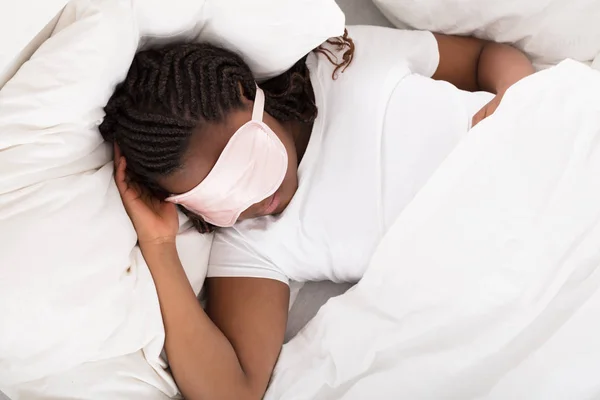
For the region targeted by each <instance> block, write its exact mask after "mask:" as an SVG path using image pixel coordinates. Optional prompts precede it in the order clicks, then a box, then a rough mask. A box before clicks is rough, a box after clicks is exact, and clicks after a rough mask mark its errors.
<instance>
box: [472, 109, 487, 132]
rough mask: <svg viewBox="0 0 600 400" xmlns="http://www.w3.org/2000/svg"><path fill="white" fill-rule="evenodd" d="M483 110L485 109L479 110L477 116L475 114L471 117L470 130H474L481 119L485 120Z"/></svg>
mask: <svg viewBox="0 0 600 400" xmlns="http://www.w3.org/2000/svg"><path fill="white" fill-rule="evenodd" d="M485 109H486V108H485V107H484V108H482V109H481V110H479V111H478V112H477V114H475V115H474V116H473V120H472V121H471V128H474V127H475V125H477V124H478V123H480V122H481V121H483V119H484V118H485V116H486V112H485Z"/></svg>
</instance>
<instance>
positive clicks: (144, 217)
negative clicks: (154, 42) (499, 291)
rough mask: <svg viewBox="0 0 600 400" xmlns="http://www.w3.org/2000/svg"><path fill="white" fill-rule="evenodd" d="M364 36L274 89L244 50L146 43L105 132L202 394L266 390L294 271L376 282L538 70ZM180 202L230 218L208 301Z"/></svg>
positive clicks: (201, 225) (326, 51)
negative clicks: (392, 244) (183, 237)
mask: <svg viewBox="0 0 600 400" xmlns="http://www.w3.org/2000/svg"><path fill="white" fill-rule="evenodd" d="M349 30H350V36H349V35H348V33H346V34H345V35H344V36H343V37H341V38H336V39H332V40H330V41H328V42H327V43H325V44H324V45H323V46H321V47H319V48H317V49H316V50H315V51H313V52H312V53H310V54H309V55H308V56H307V57H306V58H305V59H303V60H300V61H299V62H298V63H297V64H296V65H295V66H294V67H292V68H291V69H290V71H288V72H286V73H285V74H283V75H282V76H279V77H277V78H275V79H272V80H270V81H267V82H265V83H263V84H259V87H260V88H259V87H257V86H256V83H255V82H254V79H253V77H252V74H251V72H250V70H249V68H248V66H247V65H246V64H245V63H244V62H243V60H242V59H241V58H240V57H238V56H237V55H235V54H233V53H231V52H229V51H226V50H223V49H220V48H217V47H214V46H210V45H206V44H195V45H193V44H184V45H174V46H169V47H166V48H163V49H157V50H149V51H144V52H141V53H139V54H138V55H137V56H136V58H135V60H134V62H133V65H132V67H131V69H130V71H129V74H128V76H127V78H126V79H125V81H124V82H123V83H122V84H121V85H120V86H119V87H118V88H117V90H116V92H115V94H114V95H113V97H112V98H111V99H110V101H109V103H108V105H107V107H106V114H107V115H106V119H105V121H104V122H103V124H102V125H101V127H100V130H101V132H102V134H103V136H104V137H105V138H106V139H107V140H109V141H113V142H114V143H115V144H116V146H115V151H116V153H115V165H116V181H117V185H118V188H119V191H120V193H121V196H122V199H123V202H124V205H125V207H126V209H127V211H128V213H129V216H130V217H131V219H132V221H133V224H134V226H135V229H136V231H137V234H138V238H139V245H140V248H141V250H142V252H143V255H144V257H145V259H146V261H147V263H148V266H149V268H150V271H151V273H152V276H153V278H154V281H155V283H156V288H157V291H158V296H159V299H160V305H161V311H162V315H163V319H164V324H165V329H166V351H167V354H168V357H169V362H170V365H171V368H172V371H173V374H174V376H175V379H176V381H177V383H178V385H179V387H180V389H181V391H182V393H183V394H184V396H185V397H186V398H188V399H236V400H239V399H259V398H261V397H262V396H263V395H264V393H265V391H266V388H267V384H268V382H269V379H270V376H271V373H272V370H273V367H274V364H275V362H276V360H277V357H278V354H279V351H280V348H281V346H282V342H283V335H284V330H285V326H286V319H287V310H288V301H289V289H288V285H287V283H288V279H294V280H300V281H302V280H323V279H331V280H334V281H357V280H358V279H360V277H361V276H362V274H363V273H364V271H365V268H366V266H367V265H368V262H369V259H370V257H371V255H372V253H373V252H374V249H375V247H376V246H377V244H378V242H379V240H380V239H381V238H382V236H383V234H384V233H385V231H386V230H387V229H388V227H389V226H390V225H391V224H392V223H393V221H394V220H395V219H396V217H397V216H398V214H399V213H400V212H401V211H402V209H403V208H404V206H405V205H406V204H407V203H408V202H409V201H410V200H411V198H412V197H413V196H414V195H415V194H416V192H417V191H418V190H419V189H420V188H421V186H422V185H423V184H424V183H425V182H426V180H427V179H428V178H429V176H430V175H431V174H432V173H433V171H434V170H435V169H436V168H437V167H438V166H439V164H440V163H441V161H442V160H443V159H444V157H445V156H446V155H447V154H448V153H449V152H450V151H451V150H452V148H453V147H454V146H455V145H456V143H457V142H458V141H459V140H460V138H461V137H462V136H463V135H465V134H466V133H467V131H468V130H469V129H470V127H471V120H472V122H473V123H477V122H479V121H480V120H481V119H483V118H485V117H486V116H488V115H489V114H491V113H492V112H493V111H494V110H495V108H496V107H497V106H498V104H499V103H500V100H501V99H502V95H503V94H504V92H505V91H506V90H507V89H508V88H509V87H510V86H511V85H513V84H514V83H515V82H517V81H518V80H520V79H522V78H523V77H525V76H527V75H530V74H532V73H533V72H534V70H533V67H532V65H531V63H530V62H529V61H528V59H527V58H526V57H525V56H524V55H523V54H522V53H521V52H519V51H518V50H516V49H514V48H512V47H509V46H506V45H501V44H496V43H491V42H486V41H482V40H478V39H474V38H464V37H450V36H444V35H434V34H431V33H429V32H408V31H400V30H393V29H386V28H375V27H352V28H349ZM350 37H352V39H351V38H350ZM474 91H485V92H487V93H469V92H474ZM478 110H480V111H479V112H477V111H478ZM474 114H475V116H474V117H473V115H474ZM472 117H473V118H472ZM147 193H149V195H148V194H147ZM174 204H179V205H180V206H182V210H184V212H186V214H188V215H189V216H191V217H192V219H193V221H194V223H195V225H196V227H197V228H198V229H199V230H200V231H201V232H205V231H209V230H212V229H213V228H214V227H215V226H220V228H218V229H217V230H216V236H215V239H214V244H213V249H212V252H211V257H210V263H209V273H208V280H207V293H208V307H207V310H206V312H205V311H204V310H203V309H202V308H201V307H200V306H199V304H198V302H197V300H196V297H195V296H194V293H193V291H192V289H191V287H190V285H189V283H188V281H187V279H186V276H185V274H184V271H183V268H182V266H181V263H180V261H179V258H178V255H177V250H176V248H175V235H176V234H177V230H178V219H177V211H176V207H175V205H174ZM234 224H235V225H234ZM232 225H234V226H232Z"/></svg>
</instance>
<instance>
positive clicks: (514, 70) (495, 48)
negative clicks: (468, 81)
mask: <svg viewBox="0 0 600 400" xmlns="http://www.w3.org/2000/svg"><path fill="white" fill-rule="evenodd" d="M534 72H535V69H534V68H533V65H532V64H531V61H529V59H528V58H527V56H526V55H525V54H524V53H523V52H521V51H520V50H518V49H516V48H514V47H511V46H509V45H506V44H499V43H493V42H487V43H486V44H485V45H484V47H483V49H482V50H481V54H480V56H479V65H478V72H477V75H478V77H477V80H478V85H479V87H480V88H481V90H484V91H487V92H491V93H494V94H502V93H504V92H505V91H506V90H507V89H508V88H509V87H511V86H512V85H514V84H515V83H517V82H518V81H520V80H521V79H523V78H525V77H527V76H529V75H531V74H533V73H534Z"/></svg>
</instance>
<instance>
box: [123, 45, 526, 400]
mask: <svg viewBox="0 0 600 400" xmlns="http://www.w3.org/2000/svg"><path fill="white" fill-rule="evenodd" d="M436 39H437V41H438V47H439V52H440V63H439V67H438V70H437V71H436V73H435V74H434V76H433V78H434V79H437V80H445V81H448V82H450V83H452V84H454V85H455V86H457V87H458V88H460V89H463V90H470V91H478V90H483V91H488V92H492V93H494V94H496V97H495V98H494V99H493V100H492V101H491V102H490V103H489V104H487V105H486V106H485V107H484V108H483V109H482V110H481V111H480V112H478V113H477V114H476V115H475V117H474V118H473V122H474V124H477V123H479V122H480V121H481V120H482V119H484V118H486V117H487V116H489V115H491V114H492V113H493V112H494V111H495V110H496V108H497V107H498V105H499V104H500V102H501V100H502V96H503V95H504V93H505V92H506V90H507V89H508V88H509V87H510V86H512V85H513V84H514V83H516V82H517V81H519V80H521V79H522V78H524V77H526V76H528V75H531V74H532V73H533V72H534V69H533V67H532V65H531V63H530V62H529V60H528V59H527V57H525V56H524V55H523V54H522V53H521V52H520V51H518V50H516V49H514V48H512V47H509V46H506V45H501V44H496V43H491V42H486V41H482V40H479V39H473V38H464V37H453V36H444V35H436ZM350 68H352V66H350ZM251 105H252V102H250V101H248V104H247V108H246V109H245V110H241V111H239V112H235V113H232V114H231V115H230V117H229V118H228V120H227V122H226V123H224V124H222V125H221V126H214V127H211V128H212V129H211V135H203V134H202V132H198V134H197V135H194V139H193V140H192V143H191V145H190V149H189V151H188V154H186V158H185V160H184V168H183V169H182V170H181V171H180V172H178V173H177V174H174V175H172V176H170V177H169V178H168V179H164V180H163V181H162V182H160V183H161V184H163V185H164V188H165V189H166V190H168V191H169V192H171V193H182V192H185V191H188V190H190V189H191V188H192V187H194V186H196V185H197V184H198V183H199V182H201V181H202V179H204V178H205V177H206V176H207V175H208V173H209V172H210V169H211V168H212V166H213V165H214V163H215V161H216V160H217V158H218V156H219V154H220V152H221V151H222V150H223V148H224V146H225V144H226V143H227V141H228V140H229V138H230V137H231V136H232V135H233V133H234V132H235V131H236V130H237V129H238V128H239V127H240V126H241V125H242V124H244V123H245V122H247V121H249V120H250V117H251V109H252V107H251ZM264 120H265V122H266V123H267V124H268V125H269V126H270V127H271V128H272V129H273V130H274V131H275V133H276V134H277V135H278V136H279V138H280V139H281V140H282V142H283V143H284V145H285V147H286V149H287V151H288V157H289V160H290V161H289V165H288V172H287V175H286V177H285V180H284V182H283V184H282V186H281V188H280V190H279V193H280V195H281V199H282V202H281V204H280V207H278V209H277V210H275V212H274V213H280V212H282V211H283V210H284V209H285V207H286V206H287V204H289V201H290V200H291V199H292V197H293V195H294V192H295V190H296V188H297V186H298V179H297V166H298V163H299V160H300V159H301V157H302V155H303V154H304V150H305V148H306V143H307V140H308V136H309V134H308V133H309V132H310V127H309V126H303V125H302V124H293V123H292V124H282V123H279V122H278V121H276V120H275V119H274V118H272V117H271V116H269V115H268V114H266V113H265V116H264ZM307 132H308V133H307ZM115 169H116V170H115V180H116V183H117V187H118V189H119V193H120V194H121V197H122V200H123V203H124V205H125V208H126V210H127V212H128V214H129V216H130V218H131V220H132V222H133V224H134V227H135V229H136V231H137V234H138V239H139V245H140V248H141V250H142V253H143V255H144V258H145V259H146V261H147V263H148V267H149V269H150V272H151V273H152V276H153V279H154V282H155V285H156V290H157V293H158V297H159V300H160V307H161V312H162V316H163V321H164V325H165V331H166V342H165V349H166V351H167V355H168V357H169V363H170V366H171V369H172V372H173V375H174V377H175V380H176V381H177V384H178V385H179V388H180V390H181V392H182V393H183V395H184V396H185V398H186V399H188V400H194V399H220V400H226V399H235V400H245V399H260V398H262V396H263V395H264V393H265V391H266V389H267V385H268V382H269V379H270V377H271V373H272V371H273V367H274V365H275V362H276V360H277V357H278V355H279V351H280V349H281V346H282V343H283V336H284V331H285V326H286V322H287V309H288V302H289V289H288V287H287V286H286V285H285V284H283V283H281V282H278V281H273V280H268V279H257V278H212V279H209V280H208V281H207V289H208V308H207V310H206V311H205V310H203V309H202V307H200V304H199V303H198V301H197V299H196V296H195V295H194V292H193V290H192V288H191V286H190V284H189V282H188V280H187V277H186V275H185V273H184V271H183V267H182V266H181V262H180V261H179V256H178V254H177V250H176V247H175V236H176V234H177V230H178V221H177V211H176V209H175V206H174V205H173V204H170V203H164V202H160V201H158V200H156V199H153V198H150V197H148V196H146V195H145V193H144V192H143V191H142V190H141V189H140V188H138V187H136V186H133V185H132V184H130V183H129V182H128V180H127V179H126V174H125V170H126V161H125V159H124V158H123V157H121V155H120V153H119V151H118V149H115ZM264 208H265V206H264V204H263V202H260V203H258V204H255V205H253V206H251V207H250V208H249V209H248V210H246V211H245V212H244V213H243V215H242V217H243V218H253V217H256V216H260V215H263V214H261V212H262V211H263V210H264Z"/></svg>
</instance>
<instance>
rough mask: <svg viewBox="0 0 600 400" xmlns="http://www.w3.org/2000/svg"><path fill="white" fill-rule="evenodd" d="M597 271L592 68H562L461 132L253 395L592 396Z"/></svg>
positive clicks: (598, 133) (599, 244)
mask: <svg viewBox="0 0 600 400" xmlns="http://www.w3.org/2000/svg"><path fill="white" fill-rule="evenodd" d="M599 266H600V73H598V72H596V71H593V70H591V69H589V68H588V67H586V66H584V65H582V64H578V63H576V62H574V61H565V62H563V63H562V64H560V65H559V66H557V67H554V68H552V69H549V70H547V71H544V72H541V73H539V74H537V75H535V76H533V77H530V78H528V79H526V80H524V81H522V82H520V83H519V84H517V85H516V86H515V87H513V88H512V89H511V90H510V91H509V92H508V94H507V95H506V97H505V99H504V101H503V103H502V105H501V106H500V108H499V109H498V110H497V112H496V114H495V115H494V116H492V117H490V118H489V119H487V120H485V121H484V122H482V123H481V124H480V125H478V126H477V127H476V128H475V129H473V130H472V131H471V132H470V134H469V135H468V137H466V138H465V140H464V141H463V142H462V143H461V144H460V145H459V146H458V147H457V149H456V150H455V151H454V152H453V153H452V154H451V155H450V156H449V158H448V159H447V160H446V162H445V163H444V164H443V165H442V166H441V167H440V169H439V170H438V172H437V173H436V174H435V175H434V177H433V178H432V179H431V180H430V181H429V182H428V184H427V185H426V186H425V188H424V189H423V190H422V191H421V192H420V194H419V195H418V196H417V197H416V198H415V200H414V202H413V203H412V204H411V205H410V206H409V207H408V208H407V209H406V211H405V212H404V213H403V214H402V215H401V216H400V217H399V219H398V221H397V222H396V224H395V225H394V226H393V227H392V228H391V230H390V231H389V233H388V234H387V236H386V238H385V239H384V240H383V242H382V243H381V245H380V247H379V249H378V251H377V252H376V255H375V256H374V258H373V260H372V264H371V266H370V268H369V270H368V271H367V273H366V275H365V277H364V279H363V280H362V281H361V282H360V283H359V284H358V285H357V286H356V287H355V288H354V289H353V290H351V291H350V292H348V293H347V294H345V295H342V296H340V297H338V298H334V299H332V300H330V301H329V302H328V303H327V304H326V305H325V306H324V307H323V308H322V309H321V311H320V312H319V313H318V315H317V316H316V317H315V319H314V320H313V321H311V323H310V324H309V325H308V326H307V327H306V328H305V329H304V330H303V331H302V332H301V333H300V334H299V335H298V336H297V337H296V338H295V339H293V340H292V341H291V342H290V343H289V344H287V345H286V346H285V347H284V349H283V352H282V354H281V357H280V360H279V363H278V366H277V368H276V371H275V375H274V378H273V381H272V384H271V386H270V389H269V392H268V394H267V396H266V398H267V399H273V400H275V399H277V400H288V399H289V400H291V399H314V400H324V399H357V400H362V399H411V400H415V399H436V400H438V399H460V400H465V399H494V400H506V399H511V400H514V399H527V400H533V399H540V400H551V399H565V400H573V399H597V398H599V397H600V379H599V375H598V371H600V269H599V268H598V267H599Z"/></svg>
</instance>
